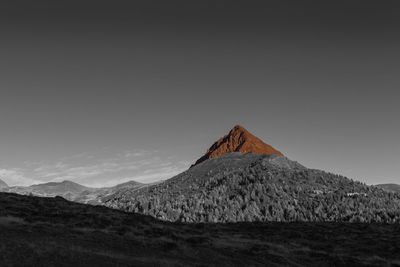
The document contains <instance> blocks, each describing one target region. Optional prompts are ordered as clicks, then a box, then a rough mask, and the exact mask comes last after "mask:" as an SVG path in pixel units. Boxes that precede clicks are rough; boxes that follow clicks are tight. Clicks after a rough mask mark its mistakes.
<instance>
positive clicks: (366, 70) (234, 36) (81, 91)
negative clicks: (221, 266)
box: [0, 0, 400, 187]
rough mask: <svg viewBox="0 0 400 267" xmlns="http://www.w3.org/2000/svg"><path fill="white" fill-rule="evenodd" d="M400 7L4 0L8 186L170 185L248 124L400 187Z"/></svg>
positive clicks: (354, 172)
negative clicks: (131, 182)
mask: <svg viewBox="0 0 400 267" xmlns="http://www.w3.org/2000/svg"><path fill="white" fill-rule="evenodd" d="M396 2H397V1H368V0H363V1H353V0H347V1H284V0H279V1H241V2H239V1H207V0H206V1H161V0H156V1H151V0H146V1H119V0H114V1H104V0H98V1H89V0H80V1H76V0H69V1H43V0H38V1H18V0H13V1H8V0H5V1H1V3H0V34H1V35H0V36H1V37H0V38H1V40H0V59H1V60H0V129H1V130H0V179H2V180H4V181H6V182H7V183H9V184H10V185H29V184H33V183H42V182H48V181H62V180H72V181H76V182H79V183H81V184H83V185H87V186H96V187H101V186H112V185H115V184H118V183H120V182H125V181H128V180H137V181H140V182H153V181H156V180H160V179H167V178H170V177H172V176H173V175H175V174H177V173H179V172H181V171H183V170H185V169H187V168H188V167H189V166H190V164H192V163H193V162H195V161H196V160H197V159H198V158H199V157H200V156H202V154H204V153H205V151H206V150H207V148H208V147H209V146H210V145H211V144H212V143H213V142H214V141H216V140H217V139H218V138H219V137H221V136H223V135H224V134H226V133H227V132H228V131H229V130H230V129H231V128H232V127H233V126H234V125H236V124H240V125H242V126H244V127H246V128H247V129H248V130H249V131H250V132H252V133H253V134H255V135H256V136H258V137H260V138H261V139H262V140H264V141H265V142H266V143H268V144H270V145H272V146H274V147H275V148H276V149H278V150H280V151H282V153H284V154H285V155H286V156H287V157H289V158H290V159H293V160H296V161H298V162H300V163H301V164H303V165H305V166H307V167H310V168H317V169H323V170H327V171H330V172H334V173H339V174H342V175H345V176H347V177H350V178H353V179H356V180H359V181H362V182H365V183H367V184H378V183H400V141H399V137H400V120H399V115H400V105H399V102H400V90H399V89H400V75H399V74H400V49H399V47H400V34H399V32H400V16H398V14H399V13H400V5H399V4H397V3H396Z"/></svg>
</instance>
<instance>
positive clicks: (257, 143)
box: [194, 125, 283, 165]
mask: <svg viewBox="0 0 400 267" xmlns="http://www.w3.org/2000/svg"><path fill="white" fill-rule="evenodd" d="M232 152H240V153H242V154H246V153H253V154H276V155H280V156H283V154H282V153H281V152H280V151H278V150H276V149H275V148H273V147H272V146H270V145H268V144H266V143H264V142H263V141H262V140H261V139H260V138H258V137H256V136H255V135H253V134H251V133H250V132H249V131H248V130H247V129H245V128H244V127H243V126H240V125H236V126H235V127H233V128H232V130H230V131H229V133H228V134H227V135H225V136H224V137H221V138H220V139H219V140H218V141H217V142H215V143H214V144H213V145H212V146H211V147H210V148H209V149H208V150H207V152H206V154H205V155H204V156H202V157H201V158H199V159H198V160H197V161H196V163H195V164H194V165H197V164H199V163H201V162H203V161H205V160H207V159H210V158H215V157H219V156H222V155H225V154H229V153H232Z"/></svg>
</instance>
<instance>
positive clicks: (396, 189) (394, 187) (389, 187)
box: [376, 184, 400, 193]
mask: <svg viewBox="0 0 400 267" xmlns="http://www.w3.org/2000/svg"><path fill="white" fill-rule="evenodd" d="M376 186H377V187H379V188H382V189H383V190H385V191H388V192H393V193H400V185H398V184H378V185H376Z"/></svg>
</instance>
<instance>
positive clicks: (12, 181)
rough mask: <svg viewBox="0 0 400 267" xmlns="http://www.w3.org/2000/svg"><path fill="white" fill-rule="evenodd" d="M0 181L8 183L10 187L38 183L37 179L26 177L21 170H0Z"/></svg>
mask: <svg viewBox="0 0 400 267" xmlns="http://www.w3.org/2000/svg"><path fill="white" fill-rule="evenodd" d="M0 179H1V180H3V181H4V182H6V183H7V184H8V185H9V186H14V185H23V186H26V185H31V184H35V183H37V182H38V181H37V180H35V179H31V178H28V177H26V176H25V175H24V173H23V172H22V170H20V169H0Z"/></svg>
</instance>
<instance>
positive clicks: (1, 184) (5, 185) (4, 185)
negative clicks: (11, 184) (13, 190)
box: [0, 179, 8, 189]
mask: <svg viewBox="0 0 400 267" xmlns="http://www.w3.org/2000/svg"><path fill="white" fill-rule="evenodd" d="M7 187H8V184H7V183H6V182H4V181H3V180H1V179H0V189H1V188H7Z"/></svg>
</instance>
